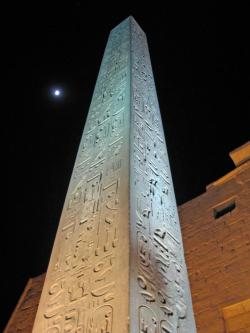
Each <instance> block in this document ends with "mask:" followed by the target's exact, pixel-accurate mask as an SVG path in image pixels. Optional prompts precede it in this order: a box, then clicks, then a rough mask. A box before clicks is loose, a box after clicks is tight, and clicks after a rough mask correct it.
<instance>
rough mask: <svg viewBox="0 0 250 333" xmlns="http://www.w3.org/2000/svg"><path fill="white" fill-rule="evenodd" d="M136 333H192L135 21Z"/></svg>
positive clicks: (143, 46) (158, 125)
mask: <svg viewBox="0 0 250 333" xmlns="http://www.w3.org/2000/svg"><path fill="white" fill-rule="evenodd" d="M131 66H132V74H131V85H132V89H131V91H132V95H131V99H132V101H131V108H132V110H131V147H130V150H131V156H130V158H131V176H130V177H131V179H130V184H131V189H130V191H131V242H132V243H133V244H134V248H135V249H137V250H136V252H137V253H131V266H132V267H133V269H131V276H130V281H131V294H130V295H131V296H130V314H131V323H132V327H133V328H132V329H131V332H132V331H133V332H140V333H177V332H179V333H184V332H186V333H187V332H188V333H193V332H196V330H195V324H194V318H193V313H192V303H191V298H190V292H189V286H188V280H187V272H186V266H185V261H184V255H183V246H182V240H181V232H180V226H179V220H178V213H177V207H176V202H175V196H174V189H173V185H172V179H171V173H170V167H169V161H168V155H167V150H166V144H165V139H164V132H163V127H162V122H161V116H160V111H159V106H158V101H157V96H156V91H155V84H154V79H153V74H152V69H151V64H150V58H149V53H148V48H147V41H146V36H145V34H144V32H143V31H142V30H141V29H140V27H139V26H138V25H137V23H136V22H135V21H134V20H133V19H132V24H131Z"/></svg>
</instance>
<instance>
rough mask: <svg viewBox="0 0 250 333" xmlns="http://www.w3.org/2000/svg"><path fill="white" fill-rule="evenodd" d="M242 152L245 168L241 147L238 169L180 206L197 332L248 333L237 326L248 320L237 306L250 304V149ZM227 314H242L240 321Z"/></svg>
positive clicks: (245, 146) (245, 148) (245, 327)
mask: <svg viewBox="0 0 250 333" xmlns="http://www.w3.org/2000/svg"><path fill="white" fill-rule="evenodd" d="M243 148H244V149H242V150H243V152H244V151H245V153H244V154H243V153H242V151H241V153H242V154H243V155H244V156H242V163H241V161H239V155H240V151H239V150H240V148H239V149H237V151H235V154H234V152H232V153H231V154H230V155H231V157H232V158H233V157H234V156H235V155H236V156H237V163H235V164H236V165H238V167H237V168H236V169H235V170H233V171H232V172H230V173H229V174H227V175H225V176H224V177H222V178H220V179H219V180H217V181H215V182H214V183H212V184H210V185H209V186H207V191H206V192H205V193H204V194H202V195H200V196H198V197H196V198H195V199H193V200H191V201H189V202H187V203H185V204H183V205H182V206H181V207H179V214H180V221H181V227H182V236H183V242H184V248H185V258H186V263H187V266H188V270H189V280H190V284H191V290H192V299H193V307H194V313H195V317H196V325H197V330H198V333H224V332H230V333H232V332H233V333H236V332H237V333H238V332H240V333H246V332H249V326H250V324H249V320H248V323H247V322H246V324H245V326H244V325H242V326H243V327H240V326H239V325H238V326H237V325H236V321H237V322H238V323H239V322H242V320H243V319H242V318H243V317H244V316H245V317H246V318H247V316H248V315H249V313H248V315H247V314H244V315H243V314H242V313H243V312H242V311H243V310H239V307H238V306H236V303H239V302H243V304H249V301H248V299H250V186H249V185H250V161H249V160H248V159H249V155H250V154H249V148H250V144H249V143H248V144H246V145H244V146H243ZM236 153H237V154H236ZM246 153H248V156H246ZM233 159H234V158H233ZM229 306H230V308H228V307H229ZM232 306H233V307H232ZM236 308H237V309H238V310H237V311H236V310H235V309H236ZM241 308H242V307H241ZM228 309H229V310H230V309H234V310H235V311H236V312H235V313H236V314H237V316H238V314H239V313H241V315H240V316H238V320H236V315H235V318H234V319H232V318H231V317H232V316H231V317H230V318H231V319H230V320H229V319H228V318H229V314H228V313H229V312H230V313H232V311H229V310H228ZM247 311H249V309H248V310H247V309H246V310H245V313H247ZM245 317H244V318H245ZM233 321H234V324H231V323H232V322H233ZM228 325H229V326H230V328H228V327H229V326H228ZM247 325H249V326H247ZM232 327H234V328H235V329H233V330H232V329H231V328H232ZM237 327H238V328H237ZM239 327H240V328H239ZM247 327H248V328H247Z"/></svg>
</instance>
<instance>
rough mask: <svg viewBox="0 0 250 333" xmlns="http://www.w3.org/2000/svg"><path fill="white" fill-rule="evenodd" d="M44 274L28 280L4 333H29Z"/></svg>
mask: <svg viewBox="0 0 250 333" xmlns="http://www.w3.org/2000/svg"><path fill="white" fill-rule="evenodd" d="M44 278H45V274H42V275H39V276H37V277H35V278H32V279H29V281H28V283H27V285H26V287H25V289H24V291H23V294H22V296H21V297H20V299H19V301H18V303H17V306H16V308H15V310H14V311H13V313H12V316H11V318H10V320H9V322H8V324H7V326H6V328H5V330H4V333H31V332H32V327H33V323H34V320H35V316H36V311H37V307H38V303H39V300H40V296H41V292H42V288H43V282H44Z"/></svg>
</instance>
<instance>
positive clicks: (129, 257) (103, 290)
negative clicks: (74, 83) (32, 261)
mask: <svg viewBox="0 0 250 333" xmlns="http://www.w3.org/2000/svg"><path fill="white" fill-rule="evenodd" d="M175 332H176V333H177V332H179V333H184V332H185V333H194V332H196V329H195V323H194V317H193V311H192V302H191V297H190V289H189V284H188V277H187V271H186V266H185V261H184V254H183V246H182V239H181V231H180V225H179V220H178V214H177V208H176V202H175V195H174V189H173V185H172V178H171V173H170V167H169V161H168V155H167V149H166V144H165V139H164V132H163V127H162V122H161V116H160V111H159V106H158V101H157V96H156V90H155V84H154V79H153V74H152V69H151V64H150V58H149V53H148V47H147V41H146V36H145V34H144V32H143V31H142V30H141V28H140V27H139V26H138V24H137V23H136V22H135V20H134V19H133V18H132V17H129V18H127V19H126V20H124V21H123V22H122V23H121V24H119V25H118V26H117V27H116V28H114V29H113V30H112V31H111V33H110V36H109V39H108V43H107V46H106V49H105V53H104V57H103V61H102V64H101V68H100V72H99V75H98V79H97V82H96V86H95V90H94V94H93V98H92V102H91V105H90V109H89V113H88V117H87V121H86V124H85V128H84V132H83V136H82V139H81V142H80V146H79V150H78V154H77V157H76V162H75V165H74V169H73V174H72V177H71V180H70V184H69V189H68V192H67V196H66V200H65V204H64V207H63V211H62V216H61V220H60V224H59V227H58V231H57V235H56V239H55V243H54V247H53V251H52V255H51V258H50V263H49V267H48V272H47V276H46V279H45V284H44V288H43V292H42V296H41V300H40V304H39V308H38V312H37V316H36V320H35V324H34V328H33V333H175Z"/></svg>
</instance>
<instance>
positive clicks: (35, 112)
mask: <svg viewBox="0 0 250 333" xmlns="http://www.w3.org/2000/svg"><path fill="white" fill-rule="evenodd" d="M87 3H88V2H86V1H82V2H81V1H70V2H69V3H68V4H62V2H58V3H57V2H53V4H52V3H50V4H49V5H47V6H46V5H43V6H42V5H39V4H37V3H36V5H35V6H34V5H33V7H30V6H28V5H24V4H23V3H22V4H20V5H19V7H15V6H14V4H13V8H11V10H10V11H9V12H8V13H7V17H8V24H7V26H6V27H5V32H4V34H6V35H7V40H8V46H7V48H6V50H5V51H7V52H8V54H9V56H8V61H7V63H6V64H7V66H6V67H7V69H8V79H7V84H6V86H7V101H8V103H7V105H8V107H7V109H2V114H5V115H6V116H7V121H6V122H5V126H4V127H5V132H6V141H5V142H4V144H5V143H7V147H8V153H9V156H8V158H7V168H8V170H7V174H6V175H7V176H5V174H2V177H3V179H4V180H5V179H6V181H7V188H8V194H9V195H8V210H7V214H5V215H6V218H7V221H6V220H5V219H4V220H3V221H2V225H3V226H4V230H3V232H2V242H1V243H2V244H1V245H3V250H2V265H1V266H2V268H4V271H5V274H4V276H3V278H4V283H3V284H2V288H3V292H4V295H5V297H1V302H2V303H3V305H1V310H2V311H1V327H0V330H2V327H3V326H4V325H5V324H6V321H7V320H8V318H9V316H10V314H11V312H12V311H13V309H14V307H15V305H16V302H17V300H18V298H19V296H20V295H21V292H22V291H23V289H24V286H25V284H26V282H27V280H28V278H29V277H33V276H36V275H39V274H41V273H43V272H44V271H45V270H46V268H47V264H48V260H49V255H50V252H51V248H52V245H53V240H54V236H55V232H56V229H57V225H58V222H59V217H60V214H61V210H62V206H63V202H64V198H65V195H66V191H67V187H68V183H69V179H70V176H71V172H72V168H73V164H74V160H75V157H76V153H77V149H78V145H79V142H80V138H81V134H82V131H83V127H84V123H85V118H86V116H87V113H88V108H89V105H90V101H91V96H92V93H93V89H94V84H95V81H96V78H97V74H98V70H99V66H100V63H101V59H102V56H103V52H104V48H105V45H106V42H107V38H108V34H109V31H110V30H111V29H112V28H113V27H114V26H116V25H117V24H119V23H120V22H121V21H122V20H123V19H125V18H126V17H127V16H129V15H133V16H134V17H135V19H136V20H137V22H138V23H139V24H140V26H141V27H142V29H143V30H144V31H145V32H146V34H147V37H148V43H149V50H150V54H151V61H152V66H153V71H154V76H155V83H156V88H157V92H158V98H159V103H160V108H161V114H162V119H163V126H164V129H165V135H166V141H167V146H168V151H169V158H170V163H171V169H172V175H173V179H174V186H175V191H176V198H177V202H178V204H181V203H184V202H185V201H187V200H190V199H191V198H194V197H195V196H197V195H199V194H201V193H202V192H204V191H205V186H206V185H207V184H209V183H211V182H212V181H214V180H216V179H218V178H219V177H221V176H223V175H224V174H225V173H227V172H229V171H230V170H232V169H233V168H234V165H233V162H232V161H231V159H230V158H229V156H228V153H229V152H230V151H231V150H233V149H235V148H237V147H238V146H240V145H242V144H244V143H245V142H246V141H247V140H249V133H250V131H249V104H248V103H249V91H248V86H247V84H246V82H247V76H248V75H249V71H248V69H247V68H248V62H249V59H250V58H249V53H248V46H247V44H248V42H249V36H248V37H246V36H245V33H244V32H245V31H247V27H246V22H247V20H246V19H245V18H244V9H240V10H239V8H238V12H237V13H236V11H235V10H234V8H232V10H231V11H230V13H229V14H228V11H227V9H228V8H227V9H225V8H223V9H222V10H221V9H220V10H219V9H218V8H216V7H213V6H210V7H207V6H205V5H200V6H198V7H197V5H196V6H194V5H192V4H190V3H188V4H187V5H185V6H184V7H183V5H181V4H180V3H179V4H178V3H176V5H174V4H167V6H166V9H164V8H163V7H161V6H160V5H159V4H157V3H156V2H151V3H150V6H149V5H147V4H146V3H144V5H140V6H139V5H135V4H134V5H131V6H130V5H129V2H127V3H126V5H124V4H122V2H116V3H115V4H113V5H112V6H111V5H106V7H104V5H102V6H100V4H99V3H98V2H94V1H93V2H92V4H93V5H90V4H89V5H87ZM90 3H91V2H90ZM2 66H4V67H5V64H3V63H2ZM57 87H58V88H60V89H62V91H63V94H62V95H61V96H57V97H55V96H52V95H51V89H53V88H57ZM2 163H3V161H2ZM191 222H192V221H190V223H191Z"/></svg>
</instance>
